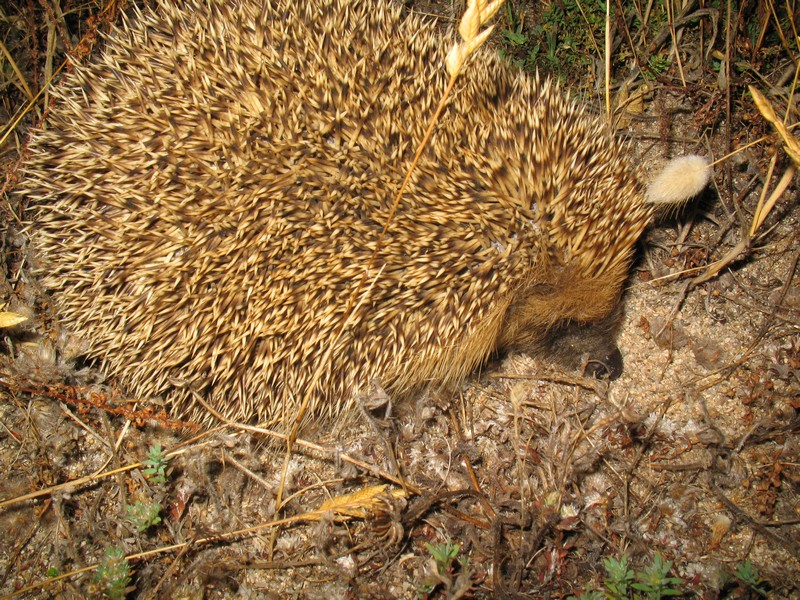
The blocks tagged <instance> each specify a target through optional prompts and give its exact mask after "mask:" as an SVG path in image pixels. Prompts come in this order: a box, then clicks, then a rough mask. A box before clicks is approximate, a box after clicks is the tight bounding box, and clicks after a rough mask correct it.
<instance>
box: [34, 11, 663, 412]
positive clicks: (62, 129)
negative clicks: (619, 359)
mask: <svg viewBox="0 0 800 600" xmlns="http://www.w3.org/2000/svg"><path fill="white" fill-rule="evenodd" d="M449 46H450V43H449V42H443V41H442V40H441V39H439V36H438V35H437V34H436V33H435V31H434V29H433V28H432V26H431V25H429V24H425V23H423V22H422V21H421V20H420V19H419V18H416V17H415V16H403V15H402V9H401V8H400V7H399V6H397V5H395V4H394V3H386V2H384V1H380V0H375V1H372V2H363V1H362V2H359V1H356V0H311V1H309V2H294V1H291V0H267V1H266V2H265V5H264V8H263V9H262V8H261V3H260V2H256V1H255V0H243V1H242V2H235V3H231V2H220V3H216V2H211V1H209V0H189V1H188V2H178V3H175V4H172V3H170V2H167V0H159V3H158V6H157V8H156V9H155V10H153V11H152V12H151V11H149V10H148V11H145V12H143V13H142V14H139V13H138V12H137V13H136V14H135V15H134V16H133V18H132V19H131V20H130V21H129V22H126V23H125V24H124V25H123V27H122V28H121V29H120V30H117V31H115V32H114V33H113V34H112V35H111V36H110V38H109V39H108V40H107V48H106V51H105V53H103V54H102V55H101V56H100V57H98V58H97V59H96V60H94V61H93V63H92V64H91V65H89V66H88V67H86V68H77V69H76V71H75V73H74V74H73V75H72V76H70V77H69V78H68V80H67V81H66V82H64V83H63V85H61V87H60V88H59V90H58V92H57V94H56V101H55V106H54V107H53V109H52V111H51V113H50V115H49V118H48V129H47V130H46V131H42V132H41V133H39V134H37V135H36V136H35V137H34V139H33V141H32V142H31V144H30V147H29V150H30V160H29V161H28V163H27V167H26V171H27V178H26V180H25V181H24V182H23V184H22V186H21V187H22V191H23V193H24V194H26V195H27V197H28V198H29V199H31V201H33V202H34V205H35V210H34V212H33V214H32V219H33V221H34V227H33V242H34V248H35V249H36V251H37V253H36V260H37V261H38V264H39V273H40V275H41V278H42V280H43V281H44V283H45V286H46V287H47V288H49V289H51V290H52V291H53V293H54V297H55V299H56V306H57V307H58V310H59V312H60V316H61V317H62V318H63V321H64V323H65V324H66V325H67V327H68V328H69V329H70V330H71V331H74V332H75V333H77V334H78V335H79V337H80V338H81V339H82V341H83V342H84V343H85V344H86V345H87V353H88V354H89V355H90V356H94V357H99V358H101V359H102V361H103V365H104V367H105V369H106V370H107V371H108V372H109V373H110V374H113V375H114V376H115V377H116V378H117V380H118V381H120V382H121V383H123V384H124V385H125V386H126V388H127V390H128V391H129V392H130V393H131V394H133V395H136V396H142V397H147V396H152V395H163V396H164V397H165V399H167V400H168V401H169V402H170V403H171V404H172V406H174V407H176V409H177V414H180V415H184V416H191V417H195V418H204V417H205V418H207V416H206V415H205V411H204V410H203V409H202V408H201V407H199V406H198V405H196V404H195V403H194V402H193V400H192V395H191V392H190V391H189V388H191V389H193V390H195V391H197V392H199V393H200V394H202V395H203V396H204V397H205V398H206V400H207V401H208V402H209V403H210V404H211V405H213V406H214V407H215V408H216V409H217V410H219V411H220V412H221V413H223V414H224V415H226V416H228V417H232V418H235V419H239V420H245V421H253V420H259V421H267V422H281V423H287V422H291V420H292V419H293V418H294V415H295V413H296V412H297V409H298V406H299V404H300V402H301V401H302V399H303V398H305V397H306V396H308V397H309V398H311V400H312V405H311V411H310V413H309V414H311V415H316V416H325V415H335V414H337V413H339V412H340V411H341V410H342V409H343V408H344V407H346V406H347V405H348V404H350V403H351V402H352V399H353V398H354V397H355V396H356V395H357V393H358V392H359V391H360V390H363V389H364V388H365V387H366V386H367V384H369V383H370V382H371V381H372V380H373V379H375V380H377V381H378V382H379V383H380V384H382V385H383V386H384V387H385V388H387V390H388V391H390V392H391V393H393V394H394V395H402V394H405V393H407V392H408V391H410V390H412V389H415V388H419V387H420V386H424V385H427V384H429V383H433V384H437V385H439V384H448V383H452V382H455V381H457V380H460V379H461V378H463V377H465V376H466V375H467V374H468V373H470V371H472V370H473V369H474V368H475V367H476V366H477V365H478V364H479V363H481V362H482V361H484V360H485V359H486V358H487V356H489V355H490V354H491V353H492V352H494V351H496V350H502V349H504V348H525V347H529V346H536V345H540V344H541V343H542V342H543V341H544V340H545V338H546V334H547V332H548V331H549V330H551V329H553V328H557V327H559V326H560V324H562V323H565V322H577V323H587V322H594V321H598V320H603V319H605V318H607V316H608V315H609V314H612V313H614V312H615V307H616V306H617V305H618V303H619V300H620V294H621V290H622V287H623V284H624V281H625V279H626V276H627V273H628V269H629V266H630V262H631V255H632V251H633V247H634V244H635V242H636V240H637V239H638V238H639V236H640V234H641V233H642V231H643V229H644V227H645V226H646V225H647V223H648V221H649V218H650V215H651V209H650V207H649V206H648V205H647V204H646V203H645V200H644V186H643V185H642V183H641V182H640V178H639V175H638V173H637V172H636V170H635V169H634V168H633V167H632V166H631V165H630V164H629V162H628V161H627V160H626V159H625V158H624V156H623V155H622V154H623V153H622V150H621V148H620V146H619V145H618V144H617V143H616V142H615V141H613V140H612V139H610V137H609V136H608V134H607V132H606V130H605V128H604V127H603V125H602V124H601V123H599V122H598V121H597V120H594V119H592V118H589V117H587V116H586V115H585V114H584V113H583V112H582V111H581V110H579V109H578V108H576V107H575V106H574V105H573V104H572V103H571V102H570V101H568V100H567V99H565V98H564V96H563V95H562V93H561V92H559V91H558V90H557V89H556V88H555V87H554V86H553V85H552V84H551V83H549V82H547V81H539V80H536V81H531V80H530V79H529V78H526V77H525V76H523V75H520V74H518V73H516V72H514V71H513V70H512V69H511V68H510V67H508V66H506V65H505V64H504V63H502V62H501V61H499V60H498V59H495V58H492V57H491V56H490V55H489V54H488V53H483V54H479V56H477V57H476V58H474V59H472V61H471V62H470V64H469V66H468V68H467V70H466V72H465V73H464V74H463V75H462V76H461V79H460V80H459V82H458V83H457V85H456V88H455V90H454V93H453V95H452V97H451V98H450V100H449V102H448V105H447V108H446V109H445V111H444V113H443V115H442V117H441V119H440V121H439V123H438V126H437V128H436V130H435V133H434V134H433V138H432V140H431V142H430V144H429V145H428V148H427V150H426V151H425V153H424V154H423V156H422V160H421V162H420V163H419V165H418V166H417V168H416V169H415V171H414V175H413V177H412V180H411V185H410V187H409V188H408V190H407V191H406V193H405V195H404V196H403V199H402V201H401V203H400V207H399V212H398V215H397V216H396V218H395V219H394V221H393V222H392V224H391V227H390V228H389V231H388V233H387V235H386V237H385V239H384V240H383V244H382V247H381V249H380V251H379V252H378V256H377V261H376V263H375V268H374V269H373V271H372V273H371V275H370V277H369V279H368V280H367V283H366V284H365V285H364V294H366V296H365V298H361V299H360V300H359V301H358V302H357V310H356V311H355V315H354V316H353V317H352V319H351V324H350V325H348V326H347V327H346V328H345V330H344V333H343V334H342V335H341V336H340V337H338V338H337V337H336V332H337V331H338V330H339V328H340V325H341V323H342V322H343V320H344V319H345V317H346V315H345V309H346V306H347V304H348V302H349V300H350V298H351V296H352V294H353V291H354V289H355V287H356V286H357V285H358V282H359V280H360V279H361V277H362V274H363V272H364V269H366V268H367V265H368V262H369V259H370V256H371V254H372V252H373V249H374V248H375V245H376V242H377V239H378V234H379V231H380V229H381V227H382V226H383V224H384V223H385V221H386V219H387V215H388V213H389V208H390V206H391V203H392V199H393V195H394V193H395V191H396V190H397V187H398V184H399V182H400V181H402V179H403V175H404V173H405V172H406V170H407V169H408V168H409V162H410V158H411V156H412V154H413V151H414V149H415V145H416V144H417V143H418V141H419V140H420V139H421V138H422V134H423V130H424V128H425V126H426V124H427V122H428V119H429V118H430V116H431V113H432V111H433V109H434V106H435V104H436V102H437V101H438V99H439V97H440V95H441V93H442V91H443V90H444V88H445V84H446V74H445V72H444V69H443V68H442V63H443V59H444V53H445V52H446V50H447V48H449ZM330 344H335V347H334V348H332V349H330V348H329V345H330ZM329 350H330V351H329ZM326 357H327V358H328V359H329V364H327V365H324V366H323V368H321V369H319V370H318V372H317V366H318V365H319V364H320V361H322V360H323V359H325V358H326ZM315 372H316V375H317V376H316V377H315ZM312 380H313V381H312ZM312 385H313V389H312V387H311V386H312Z"/></svg>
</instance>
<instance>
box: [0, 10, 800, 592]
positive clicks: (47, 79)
mask: <svg viewBox="0 0 800 600" xmlns="http://www.w3.org/2000/svg"><path fill="white" fill-rule="evenodd" d="M129 8H130V7H129V6H127V5H126V4H125V3H124V2H123V3H120V2H116V1H111V2H103V3H97V4H85V3H79V2H74V1H72V0H62V1H58V0H55V1H52V2H47V1H44V0H42V1H40V2H39V1H35V0H30V1H28V2H19V3H11V4H8V3H5V4H0V52H1V53H2V56H1V57H0V64H2V65H3V69H2V72H1V73H0V83H2V96H1V98H0V99H1V100H2V102H0V113H1V114H2V117H1V118H0V121H2V122H3V123H4V124H5V125H4V128H3V134H2V138H0V156H1V157H2V161H3V172H4V175H5V178H4V185H3V193H4V196H3V200H4V202H3V204H2V213H0V214H1V216H2V222H3V238H2V240H3V259H4V260H3V269H2V270H0V295H1V296H2V297H0V301H2V302H3V303H4V304H3V309H2V311H0V331H2V334H3V335H2V345H0V351H1V353H0V457H2V459H1V460H0V597H2V598H10V597H25V598H49V597H64V598H81V597H87V596H88V597H100V596H105V597H110V598H122V597H129V598H223V597H244V598H250V597H252V598H262V597H266V598H287V597H297V598H319V597H326V598H469V597H474V598H490V597H494V598H545V597H546V598H565V597H571V596H574V597H577V598H662V597H667V596H671V597H675V596H681V597H687V598H692V597H702V598H757V597H774V598H800V502H799V501H798V497H799V496H800V436H799V435H798V433H800V285H799V284H798V281H800V275H799V274H798V261H799V260H800V245H798V239H800V207H798V204H797V186H796V176H795V171H796V164H797V163H798V161H800V144H799V143H798V141H797V138H796V136H795V133H794V124H795V123H796V122H797V117H798V111H797V99H796V86H797V79H798V73H800V52H799V51H798V42H797V39H798V38H797V25H798V11H799V10H800V9H798V7H797V5H796V4H794V3H793V2H791V1H788V0H787V1H786V2H784V3H779V2H776V1H773V0H767V1H765V2H760V1H758V2H757V1H747V0H745V1H742V2H739V3H736V2H733V1H729V2H727V3H720V2H710V1H706V2H698V1H693V0H686V1H685V2H683V3H681V2H677V1H673V0H666V1H665V2H656V3H642V2H635V1H627V0H625V1H621V2H615V3H611V4H610V6H609V10H608V14H607V13H606V6H605V5H601V4H591V3H589V2H580V1H575V0H563V1H558V2H549V1H544V2H536V3H534V2H527V1H524V0H509V1H507V2H505V3H502V4H498V5H497V6H496V7H495V8H498V9H499V11H498V13H497V15H496V16H495V17H494V20H493V22H494V23H495V28H494V31H493V32H492V35H491V36H490V37H489V39H488V41H487V44H488V45H489V46H490V47H492V48H493V49H494V50H495V51H496V52H498V53H500V54H501V55H502V56H503V58H504V59H505V60H507V61H510V62H511V63H513V64H514V65H515V66H516V67H517V68H519V69H521V70H526V71H529V72H530V73H533V72H534V71H536V70H538V71H539V72H540V73H548V74H550V75H552V76H554V77H557V78H559V79H560V80H561V81H562V82H563V85H564V87H565V89H568V90H570V93H571V94H572V95H573V96H574V97H576V98H579V99H580V101H582V102H584V103H586V104H587V105H589V106H590V107H592V109H594V110H596V111H597V112H598V113H600V114H603V115H605V117H604V118H607V120H608V122H609V123H610V124H611V125H612V126H613V127H614V128H615V130H616V131H617V133H618V135H620V136H623V137H626V138H627V139H628V140H629V143H630V151H631V152H632V153H635V155H636V157H637V159H638V160H640V161H641V162H642V164H644V165H645V166H650V165H656V164H658V163H659V162H660V161H662V160H663V159H664V158H667V157H672V156H676V155H681V154H687V153H690V152H693V153H699V154H703V155H706V156H709V157H712V158H713V159H714V161H715V162H714V177H713V183H712V185H711V186H710V187H709V189H708V190H707V191H706V192H704V193H703V194H702V195H701V196H700V197H699V198H697V199H696V200H695V201H694V202H692V203H691V204H690V205H688V206H686V207H684V208H683V209H681V210H678V211H675V214H670V215H666V216H665V218H664V219H662V221H661V222H659V223H658V224H657V225H656V226H655V227H653V228H651V230H650V231H649V232H648V233H647V235H646V236H645V237H646V239H645V242H644V244H641V246H642V248H641V251H640V256H639V257H638V259H637V262H636V267H635V269H634V271H633V273H632V275H631V278H630V280H629V283H628V288H629V289H628V292H627V293H628V299H627V303H626V314H625V319H624V325H623V328H622V331H621V333H620V336H619V340H618V341H619V346H620V348H621V349H622V351H623V354H624V356H625V371H624V373H623V374H622V376H621V377H620V378H619V379H617V380H615V381H613V382H608V381H603V380H597V379H593V378H584V377H581V376H579V375H578V374H576V373H571V372H564V371H562V370H560V369H557V368H555V367H554V366H553V365H551V364H550V363H548V362H547V360H546V357H536V358H533V357H529V356H526V355H522V354H516V355H511V356H506V357H498V359H497V360H496V361H494V362H492V363H490V364H487V365H484V366H483V367H482V368H481V370H480V372H479V373H476V374H474V375H473V376H472V377H471V378H470V379H468V380H467V382H466V383H464V384H463V385H461V386H458V387H457V388H456V389H453V390H450V391H449V392H446V393H444V392H440V393H436V394H434V393H430V394H421V395H419V397H417V398H415V399H413V400H412V401H407V402H403V403H398V404H397V405H394V406H393V407H392V409H393V413H392V418H391V419H385V420H380V419H375V418H374V417H372V416H370V414H368V413H369V411H367V410H364V411H362V412H358V411H354V412H352V414H347V415H346V416H345V417H343V418H342V419H340V420H339V421H337V422H336V423H335V427H333V428H332V429H331V428H327V427H323V426H319V427H316V428H315V427H313V426H312V427H307V428H305V429H303V430H302V432H300V431H298V430H295V431H292V432H290V433H291V435H289V437H288V439H287V436H286V435H285V434H284V433H281V432H275V431H269V430H265V429H260V428H257V427H243V426H240V425H237V424H236V423H231V422H228V421H226V420H225V419H224V418H222V416H221V415H220V418H219V419H210V420H209V421H211V422H214V423H215V424H216V426H209V425H208V424H205V425H202V426H201V425H198V424H196V423H191V422H187V421H186V420H179V419H176V418H174V416H172V415H170V413H169V407H168V406H161V405H159V404H158V403H156V402H145V401H143V399H140V398H130V397H127V396H126V395H125V394H124V393H123V391H121V390H120V388H119V387H118V386H117V385H116V383H115V381H113V380H108V379H106V378H105V377H104V376H103V375H102V374H101V373H100V372H99V371H98V370H97V368H96V365H95V364H93V363H91V362H86V361H81V360H72V361H67V360H64V359H63V356H64V355H65V353H64V349H63V345H64V343H65V341H64V340H63V339H53V337H52V336H53V335H54V334H53V331H55V329H54V328H53V322H52V321H53V315H52V307H51V306H50V304H49V301H48V298H47V296H46V295H44V294H42V292H41V288H40V287H39V286H38V285H37V282H36V280H35V279H34V278H32V277H31V276H30V266H29V264H28V254H27V251H28V233H29V232H30V230H31V229H32V228H35V227H36V224H35V223H30V222H28V220H27V219H26V209H27V206H26V202H25V200H24V199H20V197H19V196H18V195H14V194H12V191H13V189H14V188H15V186H17V185H18V183H19V180H20V179H21V177H22V170H23V166H24V164H25V160H26V156H27V140H28V138H27V132H28V131H29V130H30V129H31V128H35V127H42V126H44V127H46V126H47V124H48V114H49V112H50V110H51V108H52V105H53V100H52V98H51V85H54V84H57V82H58V80H59V77H60V76H61V73H62V72H69V71H70V70H71V69H72V68H73V65H75V64H78V63H82V62H84V61H87V60H89V58H88V57H90V56H92V55H93V53H98V52H102V41H101V38H102V33H103V32H105V31H107V30H108V28H109V26H110V24H111V23H115V22H118V20H119V19H122V18H124V17H123V16H122V14H124V13H125V11H126V10H127V9H129ZM462 8H463V7H456V6H453V5H452V4H451V3H444V2H432V1H430V2H427V1H426V2H423V1H419V2H415V3H413V5H412V6H410V7H409V8H408V10H411V11H415V12H417V13H419V14H421V15H425V16H426V17H427V18H429V19H431V20H435V21H436V22H437V23H438V24H439V25H440V26H441V28H442V29H443V30H453V29H455V28H456V27H457V26H458V23H459V20H460V19H461V16H462V12H463V10H462ZM479 16H480V15H479ZM483 16H486V15H483ZM482 31H484V29H482V26H481V27H473V28H472V29H469V28H466V29H464V28H462V30H461V35H462V36H464V37H466V38H467V42H466V43H465V45H464V46H461V47H459V46H456V49H455V50H454V54H453V55H452V56H453V58H452V61H451V62H449V65H448V67H449V68H450V73H451V75H454V74H457V76H458V77H467V78H468V77H470V62H469V59H468V58H467V56H468V54H469V50H470V49H471V48H470V42H469V40H470V39H471V40H472V41H473V43H475V38H476V37H477V36H481V35H482V34H481V32H482ZM453 39H456V38H455V37H454V38H453ZM479 41H481V42H483V41H484V40H483V39H482V38H481V39H480V40H479ZM462 59H465V62H463V64H462V63H461V62H460V61H461V60H462ZM442 93H443V94H444V93H445V90H442ZM440 118H446V114H445V115H443V116H442V117H440ZM431 119H434V114H433V111H432V114H431ZM426 125H427V124H426ZM398 183H399V182H398ZM392 218H394V219H402V218H403V214H402V211H398V213H397V214H395V215H394V216H393V217H392ZM365 285H368V283H367V284H365ZM314 367H315V365H309V369H313V368H314ZM287 448H288V449H287Z"/></svg>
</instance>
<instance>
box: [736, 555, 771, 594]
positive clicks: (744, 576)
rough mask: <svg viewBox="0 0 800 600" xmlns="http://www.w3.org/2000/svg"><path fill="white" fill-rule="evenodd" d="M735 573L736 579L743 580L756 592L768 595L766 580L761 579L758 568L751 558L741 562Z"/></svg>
mask: <svg viewBox="0 0 800 600" xmlns="http://www.w3.org/2000/svg"><path fill="white" fill-rule="evenodd" d="M734 575H736V579H738V580H739V581H741V582H742V583H743V584H744V585H746V586H747V587H749V588H750V589H751V590H753V591H754V592H755V593H756V594H758V595H759V596H763V597H764V598H766V597H767V590H766V589H765V587H764V583H765V581H764V580H763V579H761V576H760V575H759V574H758V569H756V568H755V567H754V566H753V563H751V562H750V561H749V560H747V561H745V562H744V563H741V564H739V566H738V567H736V573H734Z"/></svg>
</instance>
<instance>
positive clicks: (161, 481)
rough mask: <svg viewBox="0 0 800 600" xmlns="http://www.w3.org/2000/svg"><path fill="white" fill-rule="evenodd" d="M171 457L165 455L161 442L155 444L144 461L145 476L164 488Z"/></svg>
mask: <svg viewBox="0 0 800 600" xmlns="http://www.w3.org/2000/svg"><path fill="white" fill-rule="evenodd" d="M168 464H169V458H168V457H167V456H165V455H164V451H163V450H162V449H161V444H154V445H153V446H151V447H150V450H148V451H147V459H146V460H145V461H144V467H145V469H144V476H145V477H146V478H147V480H148V481H149V482H150V483H152V484H153V485H156V486H159V487H161V488H163V487H164V486H166V484H167V466H168Z"/></svg>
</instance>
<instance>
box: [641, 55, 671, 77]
mask: <svg viewBox="0 0 800 600" xmlns="http://www.w3.org/2000/svg"><path fill="white" fill-rule="evenodd" d="M671 64H672V63H671V62H670V60H669V58H667V57H666V56H658V55H653V56H651V57H650V58H648V59H647V66H648V67H650V70H649V71H647V70H645V71H644V73H643V74H644V76H645V78H646V79H655V78H656V77H657V76H659V75H663V74H664V73H666V72H667V70H668V69H669V67H670V65H671Z"/></svg>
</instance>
